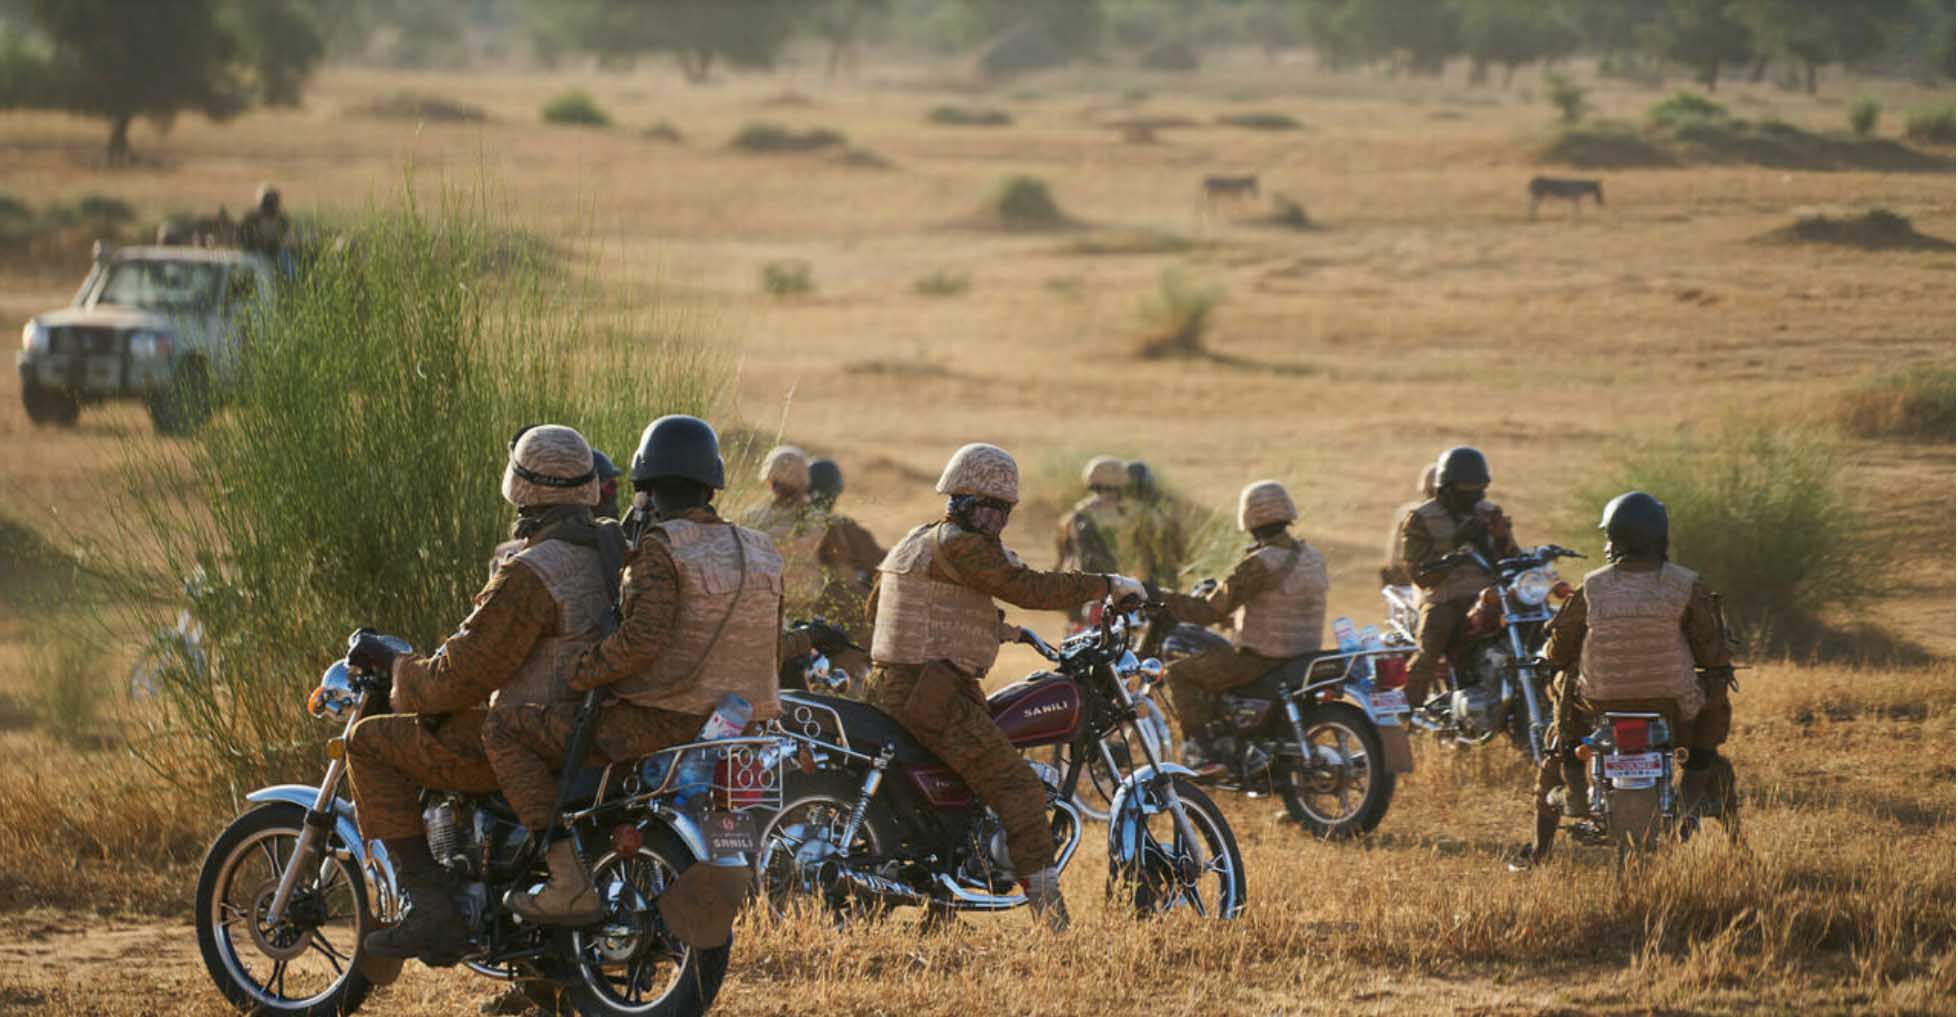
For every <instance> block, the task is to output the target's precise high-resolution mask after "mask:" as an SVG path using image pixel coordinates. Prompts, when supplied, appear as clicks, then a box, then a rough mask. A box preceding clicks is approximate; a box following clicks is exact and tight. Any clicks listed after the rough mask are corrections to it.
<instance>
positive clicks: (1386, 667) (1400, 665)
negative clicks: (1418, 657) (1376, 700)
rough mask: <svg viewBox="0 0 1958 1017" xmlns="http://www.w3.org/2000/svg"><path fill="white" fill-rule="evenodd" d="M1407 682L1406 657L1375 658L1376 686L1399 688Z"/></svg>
mask: <svg viewBox="0 0 1958 1017" xmlns="http://www.w3.org/2000/svg"><path fill="white" fill-rule="evenodd" d="M1406 684H1407V658H1406V657H1375V658H1374V659H1373V687H1374V688H1377V689H1397V688H1400V687H1401V686H1403V685H1406Z"/></svg>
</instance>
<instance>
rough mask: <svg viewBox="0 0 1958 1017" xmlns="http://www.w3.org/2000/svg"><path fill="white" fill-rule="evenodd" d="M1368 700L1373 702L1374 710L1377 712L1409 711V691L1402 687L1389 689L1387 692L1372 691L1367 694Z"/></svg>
mask: <svg viewBox="0 0 1958 1017" xmlns="http://www.w3.org/2000/svg"><path fill="white" fill-rule="evenodd" d="M1367 701H1368V702H1369V703H1372V704H1373V712H1375V713H1406V712H1407V693H1406V692H1403V691H1401V690H1400V689H1388V690H1387V691H1385V692H1375V693H1372V694H1370V695H1368V696H1367Z"/></svg>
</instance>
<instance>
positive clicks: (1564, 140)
mask: <svg viewBox="0 0 1958 1017" xmlns="http://www.w3.org/2000/svg"><path fill="white" fill-rule="evenodd" d="M1537 158H1538V159H1539V160H1540V161H1542V162H1560V163H1565V164H1568V165H1571V166H1575V167H1577V168H1579V169H1616V168H1623V167H1631V166H1671V165H1674V164H1676V163H1677V161H1678V160H1676V159H1675V158H1674V157H1673V155H1672V153H1671V152H1669V151H1667V150H1666V149H1665V148H1663V147H1661V146H1659V145H1657V144H1655V143H1653V141H1652V140H1651V139H1650V138H1647V137H1646V136H1645V135H1643V134H1640V133H1639V131H1638V129H1637V128H1635V127H1633V126H1631V125H1630V124H1624V123H1618V122H1615V121H1609V120H1600V121H1597V122H1594V123H1592V124H1589V125H1587V126H1582V127H1566V128H1564V129H1562V130H1560V131H1558V132H1557V135H1556V137H1555V138H1553V139H1551V142H1550V144H1548V145H1546V146H1544V149H1543V151H1542V152H1540V153H1538V155H1537Z"/></svg>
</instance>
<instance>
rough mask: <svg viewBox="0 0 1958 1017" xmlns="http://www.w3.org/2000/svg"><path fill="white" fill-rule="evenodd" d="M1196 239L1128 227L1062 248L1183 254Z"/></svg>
mask: <svg viewBox="0 0 1958 1017" xmlns="http://www.w3.org/2000/svg"><path fill="white" fill-rule="evenodd" d="M1195 246H1196V242H1195V241H1193V240H1191V239H1190V238H1189V237H1186V236H1183V235H1182V234H1180V233H1171V232H1169V231H1167V230H1152V229H1127V230H1115V231H1112V232H1108V233H1102V234H1099V235H1097V236H1092V237H1083V238H1081V239H1079V240H1076V241H1073V242H1072V243H1069V244H1067V245H1065V246H1064V247H1062V248H1061V250H1062V253H1065V254H1080V255H1088V256H1099V255H1122V254H1181V253H1183V252H1185V251H1188V250H1190V249H1191V248H1193V247H1195Z"/></svg>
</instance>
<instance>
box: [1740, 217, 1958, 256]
mask: <svg viewBox="0 0 1958 1017" xmlns="http://www.w3.org/2000/svg"><path fill="white" fill-rule="evenodd" d="M1764 239H1767V240H1770V241H1782V242H1789V243H1804V244H1834V245H1836V246H1839V247H1856V248H1861V249H1862V250H1865V251H1950V250H1951V241H1949V240H1940V239H1938V238H1937V237H1933V236H1928V235H1926V234H1923V233H1919V232H1917V228H1916V227H1914V226H1912V225H1911V224H1910V220H1909V219H1906V218H1904V217H1903V216H1901V215H1898V214H1897V213H1895V212H1892V211H1890V210H1889V209H1887V208H1873V209H1870V210H1869V211H1868V212H1865V213H1863V214H1862V215H1859V216H1847V217H1840V218H1838V217H1836V216H1829V215H1805V216H1803V217H1801V218H1800V219H1797V220H1795V224H1794V225H1792V226H1789V227H1786V228H1784V229H1779V230H1776V231H1774V232H1773V233H1770V234H1768V235H1767V236H1766V237H1765V238H1764Z"/></svg>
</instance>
